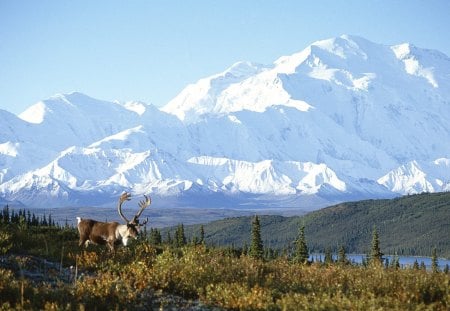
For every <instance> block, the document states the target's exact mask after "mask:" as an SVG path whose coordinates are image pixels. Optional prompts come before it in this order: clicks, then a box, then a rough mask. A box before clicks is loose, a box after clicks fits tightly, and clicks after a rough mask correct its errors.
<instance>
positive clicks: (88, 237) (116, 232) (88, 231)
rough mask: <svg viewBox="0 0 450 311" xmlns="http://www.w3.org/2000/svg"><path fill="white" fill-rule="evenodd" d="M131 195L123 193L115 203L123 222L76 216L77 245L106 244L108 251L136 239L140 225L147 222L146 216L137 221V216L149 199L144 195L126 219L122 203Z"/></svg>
mask: <svg viewBox="0 0 450 311" xmlns="http://www.w3.org/2000/svg"><path fill="white" fill-rule="evenodd" d="M130 197H131V194H130V193H127V192H125V193H123V194H122V195H121V196H120V198H119V203H118V204H117V211H118V212H119V216H120V217H121V218H122V219H123V220H124V221H125V222H126V223H125V224H123V225H122V224H119V223H118V222H115V221H114V222H101V221H97V220H93V219H83V218H81V217H77V222H78V224H77V227H78V232H79V234H80V241H79V243H78V244H79V246H80V247H81V246H83V245H85V246H86V247H87V246H88V245H89V243H92V244H100V245H104V244H106V245H107V246H108V247H109V250H110V251H112V252H113V251H114V245H115V244H116V243H120V241H121V242H122V244H123V245H124V246H127V245H128V241H129V240H130V239H132V238H134V239H136V238H137V237H138V235H139V230H140V227H142V226H145V224H147V222H148V218H147V219H146V220H145V221H144V222H142V223H139V217H140V216H141V214H142V212H143V211H144V209H145V208H146V207H147V206H149V205H150V204H151V199H150V198H149V197H148V196H146V195H144V198H145V200H142V201H140V202H139V204H138V205H139V207H140V209H139V211H138V212H137V213H136V215H134V217H133V219H132V220H131V221H130V220H128V219H127V218H126V217H125V215H124V214H123V212H122V204H123V203H124V202H125V201H129V200H130Z"/></svg>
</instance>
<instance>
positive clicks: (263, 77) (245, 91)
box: [0, 35, 450, 206]
mask: <svg viewBox="0 0 450 311" xmlns="http://www.w3.org/2000/svg"><path fill="white" fill-rule="evenodd" d="M448 98H450V61H449V59H448V57H445V56H444V55H443V54H440V53H438V52H436V51H432V50H425V49H421V48H417V47H415V46H413V45H411V44H400V45H397V46H393V47H391V46H387V45H382V44H377V43H373V42H370V41H368V40H366V39H364V38H361V37H358V36H348V35H343V36H340V37H337V38H331V39H327V40H321V41H317V42H314V43H312V44H311V45H310V46H308V47H306V48H305V49H303V50H302V51H300V52H298V53H294V54H292V55H289V56H284V57H281V58H279V59H278V60H276V61H275V62H274V63H273V64H272V65H268V66H264V65H260V64H254V63H251V62H238V63H235V64H233V65H232V66H230V67H229V68H227V69H225V70H224V71H221V72H219V73H218V74H215V75H212V76H209V77H205V78H203V79H200V80H199V81H197V82H196V83H194V84H191V85H189V86H187V87H186V88H185V89H184V90H183V91H182V92H181V93H180V94H178V96H176V97H175V98H174V99H173V100H172V101H170V102H169V103H168V104H167V105H166V106H165V107H163V108H162V109H160V110H159V109H157V108H156V107H154V106H151V105H145V104H144V103H140V102H127V103H119V102H108V101H102V100H97V99H94V98H91V97H89V96H86V95H84V94H81V93H76V92H74V93H70V94H58V95H55V96H53V97H51V98H49V99H47V100H43V101H42V102H39V103H38V104H36V105H34V106H32V107H30V108H29V110H27V111H25V112H24V113H23V114H22V115H21V117H22V118H23V119H24V120H28V121H30V122H33V123H34V124H30V123H27V122H24V121H22V120H19V119H18V118H17V117H16V118H14V116H9V115H7V114H3V113H1V112H0V118H2V122H1V124H0V127H1V129H2V131H1V133H2V137H1V138H2V139H3V140H2V141H1V142H0V164H1V165H0V166H1V167H2V169H1V170H0V194H1V195H2V196H3V197H4V198H5V199H7V200H11V201H12V200H21V201H23V202H24V203H25V204H35V201H36V198H43V197H45V196H46V195H48V196H49V197H50V196H51V195H52V194H56V195H55V196H54V198H55V200H56V201H55V203H54V205H57V204H58V202H59V203H60V204H84V202H85V201H84V202H83V199H84V200H86V198H87V199H88V200H89V199H92V198H96V200H97V198H99V199H98V200H97V201H96V202H99V201H102V200H106V199H110V198H111V197H112V196H115V195H116V194H117V193H120V192H121V191H133V192H134V193H152V194H156V195H160V198H162V197H164V196H178V197H177V198H189V199H190V200H192V201H190V203H189V204H192V205H191V206H195V205H196V204H198V202H200V201H203V202H205V199H204V198H205V195H207V196H211V197H214V198H215V200H216V202H217V201H218V200H231V201H233V200H235V201H233V202H234V203H233V204H235V202H244V203H243V204H257V205H260V204H261V198H264V199H267V198H269V197H270V198H269V199H267V201H266V202H269V200H270V199H271V198H273V197H274V196H286V195H287V196H293V197H289V198H288V199H283V200H281V201H283V202H284V203H286V202H288V201H289V202H297V203H295V204H297V205H298V202H300V201H299V198H300V197H302V198H304V197H308V198H309V199H308V200H310V198H311V196H314V198H315V199H313V201H317V200H318V201H321V202H325V201H326V202H336V201H340V200H349V199H352V200H354V199H361V198H368V197H369V198H374V197H385V196H392V195H393V194H394V193H405V192H406V193H408V192H411V191H415V192H421V191H440V190H449V189H450V182H449V180H450V160H449V158H450V145H449V144H444V143H442V142H445V141H449V140H450V125H449V124H450V105H449V104H448V103H449V101H448ZM180 120H182V121H180ZM10 129H14V130H13V131H11V130H10ZM55 159H57V161H56V162H55ZM63 197H64V198H65V199H64V200H65V201H64V200H63V201H58V200H62V198H63ZM230 197H232V198H231V199H230ZM316 199H317V200H316ZM180 200H181V199H180ZM240 200H241V201H240ZM246 200H247V201H246ZM249 200H253V201H252V202H253V203H251V202H250V201H249ZM277 200H278V202H281V201H280V200H279V199H277ZM305 200H306V199H305ZM206 201H207V200H206ZM89 202H91V201H89ZM192 202H194V203H192ZM255 202H256V203H255ZM284 203H283V204H284ZM208 204H209V201H208ZM239 204H240V203H236V206H238V205H239ZM273 204H276V203H273ZM280 204H281V203H280ZM247 206H248V205H247ZM285 206H286V205H285ZM289 206H291V205H289Z"/></svg>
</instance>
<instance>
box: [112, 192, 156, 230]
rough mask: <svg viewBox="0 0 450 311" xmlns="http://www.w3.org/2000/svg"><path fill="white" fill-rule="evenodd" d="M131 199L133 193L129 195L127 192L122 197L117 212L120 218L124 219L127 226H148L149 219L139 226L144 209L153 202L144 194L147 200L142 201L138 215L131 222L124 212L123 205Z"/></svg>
mask: <svg viewBox="0 0 450 311" xmlns="http://www.w3.org/2000/svg"><path fill="white" fill-rule="evenodd" d="M130 198H131V193H128V192H125V193H123V194H122V195H121V196H120V198H119V204H118V205H117V210H118V212H119V215H120V217H122V219H123V220H124V221H125V222H126V223H127V224H133V225H136V226H139V225H141V226H144V225H145V224H147V222H148V218H147V219H146V220H145V221H144V222H143V223H142V224H139V217H140V216H141V214H142V212H143V211H144V209H145V208H146V207H147V206H149V205H150V204H151V203H152V200H151V199H150V198H149V197H148V196H146V195H145V194H144V198H145V200H142V201H140V202H139V204H138V205H139V207H140V210H139V211H138V212H137V213H136V215H134V217H133V219H132V220H131V221H129V220H128V219H127V218H126V217H125V215H124V214H123V212H122V204H123V202H125V201H129V200H130Z"/></svg>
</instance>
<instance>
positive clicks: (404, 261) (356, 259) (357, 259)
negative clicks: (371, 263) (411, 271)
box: [309, 254, 450, 270]
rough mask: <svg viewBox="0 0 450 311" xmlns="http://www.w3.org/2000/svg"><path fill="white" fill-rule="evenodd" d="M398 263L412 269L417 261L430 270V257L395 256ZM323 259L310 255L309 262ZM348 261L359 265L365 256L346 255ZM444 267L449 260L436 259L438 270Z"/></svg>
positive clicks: (323, 256) (319, 255)
mask: <svg viewBox="0 0 450 311" xmlns="http://www.w3.org/2000/svg"><path fill="white" fill-rule="evenodd" d="M397 257H398V261H399V263H400V267H402V268H408V267H412V266H413V264H414V261H416V260H417V262H418V263H419V265H420V263H421V262H423V263H424V264H425V266H426V267H427V269H430V268H431V257H422V256H397ZM324 258H325V254H311V255H310V257H309V259H310V260H314V261H317V260H321V261H323V260H324ZM347 258H348V260H350V261H351V262H353V263H357V264H360V263H362V262H363V260H364V258H366V255H365V254H347ZM383 258H384V259H386V258H387V259H388V260H389V262H392V261H393V260H394V255H385V256H383ZM333 259H334V260H337V255H336V254H333ZM446 265H449V266H450V259H446V258H438V266H439V269H441V270H442V269H444V268H445V266H446Z"/></svg>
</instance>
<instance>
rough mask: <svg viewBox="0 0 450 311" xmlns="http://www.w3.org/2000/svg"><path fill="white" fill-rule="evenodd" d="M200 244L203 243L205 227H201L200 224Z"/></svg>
mask: <svg viewBox="0 0 450 311" xmlns="http://www.w3.org/2000/svg"><path fill="white" fill-rule="evenodd" d="M199 243H200V244H205V229H204V228H203V225H201V226H200V241H199Z"/></svg>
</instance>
